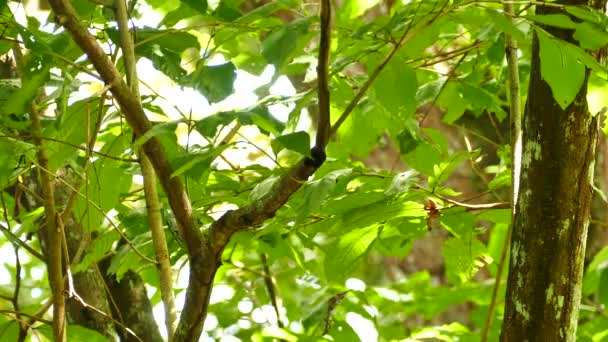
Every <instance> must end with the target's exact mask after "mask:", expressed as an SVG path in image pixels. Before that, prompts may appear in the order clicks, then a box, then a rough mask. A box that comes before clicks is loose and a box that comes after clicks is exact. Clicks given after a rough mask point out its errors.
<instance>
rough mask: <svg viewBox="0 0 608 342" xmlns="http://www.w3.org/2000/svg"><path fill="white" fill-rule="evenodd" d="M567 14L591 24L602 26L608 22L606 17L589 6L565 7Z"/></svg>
mask: <svg viewBox="0 0 608 342" xmlns="http://www.w3.org/2000/svg"><path fill="white" fill-rule="evenodd" d="M565 9H566V12H568V13H570V14H572V15H573V16H575V17H577V18H579V19H581V20H584V21H586V22H590V23H596V24H601V23H605V22H606V16H605V15H604V14H603V13H601V12H599V11H597V10H595V9H593V8H591V7H589V6H565Z"/></svg>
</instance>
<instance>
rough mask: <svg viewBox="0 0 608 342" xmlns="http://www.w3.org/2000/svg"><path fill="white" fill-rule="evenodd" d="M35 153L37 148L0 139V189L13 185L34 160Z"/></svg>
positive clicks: (13, 140) (5, 138)
mask: <svg viewBox="0 0 608 342" xmlns="http://www.w3.org/2000/svg"><path fill="white" fill-rule="evenodd" d="M36 152H37V148H36V146H34V145H32V144H29V143H26V142H23V141H19V140H15V139H13V138H8V137H2V138H0V188H5V187H6V186H8V185H9V184H11V183H13V182H14V181H15V179H16V177H17V176H18V175H19V174H20V173H22V172H24V171H25V170H26V169H27V168H28V165H29V161H31V160H35V159H36Z"/></svg>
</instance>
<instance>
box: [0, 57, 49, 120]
mask: <svg viewBox="0 0 608 342" xmlns="http://www.w3.org/2000/svg"><path fill="white" fill-rule="evenodd" d="M49 70H50V66H44V67H42V68H41V69H40V70H35V71H30V72H28V73H27V75H26V77H24V80H23V82H22V83H21V87H19V89H17V90H15V91H14V92H13V93H12V94H11V96H10V97H9V98H8V99H7V100H6V102H5V103H4V105H3V106H1V107H0V114H4V115H6V114H21V113H27V112H29V106H30V104H31V103H32V101H33V100H34V99H35V98H36V96H37V95H38V94H39V92H40V88H42V86H43V85H44V84H45V83H46V82H47V81H48V80H49V76H50V74H49Z"/></svg>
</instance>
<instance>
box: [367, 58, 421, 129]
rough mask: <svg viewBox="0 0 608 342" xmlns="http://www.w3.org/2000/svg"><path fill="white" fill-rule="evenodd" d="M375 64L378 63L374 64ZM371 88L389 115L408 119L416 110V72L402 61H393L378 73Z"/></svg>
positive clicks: (397, 59) (399, 59)
mask: <svg viewBox="0 0 608 342" xmlns="http://www.w3.org/2000/svg"><path fill="white" fill-rule="evenodd" d="M377 63H379V61H377V62H376V63H374V64H377ZM372 88H373V89H374V96H375V98H376V100H378V102H379V103H380V104H382V106H384V107H385V108H386V109H387V110H388V112H389V113H392V114H393V115H399V116H401V117H410V116H411V115H412V114H413V113H414V111H415V110H416V91H417V89H418V81H417V78H416V72H415V71H414V69H412V68H411V67H409V66H408V65H407V64H405V61H404V60H403V59H401V58H396V59H393V60H392V61H391V62H390V63H389V64H388V65H387V66H386V68H385V70H383V71H382V72H381V73H380V75H379V76H378V79H376V81H375V82H374V83H373V85H372ZM369 121H371V120H369Z"/></svg>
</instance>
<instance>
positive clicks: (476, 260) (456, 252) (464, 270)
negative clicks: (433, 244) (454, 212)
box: [441, 235, 492, 285]
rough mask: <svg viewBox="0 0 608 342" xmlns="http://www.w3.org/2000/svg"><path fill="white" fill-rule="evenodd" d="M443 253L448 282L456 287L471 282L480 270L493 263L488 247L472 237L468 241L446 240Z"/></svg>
mask: <svg viewBox="0 0 608 342" xmlns="http://www.w3.org/2000/svg"><path fill="white" fill-rule="evenodd" d="M441 251H442V253H443V258H444V260H445V267H446V276H447V278H448V281H449V282H450V283H452V284H455V285H458V284H462V283H465V282H467V281H469V280H470V279H471V278H473V276H474V275H475V274H476V273H477V271H478V270H479V269H480V268H482V267H483V266H485V264H487V263H490V262H491V261H492V259H491V258H490V257H489V256H488V255H487V254H486V247H485V246H484V245H483V244H482V243H481V242H480V241H479V240H477V239H474V238H473V237H472V236H471V235H469V238H468V239H458V238H451V239H448V240H446V241H445V242H444V243H443V247H442V248H441Z"/></svg>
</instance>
